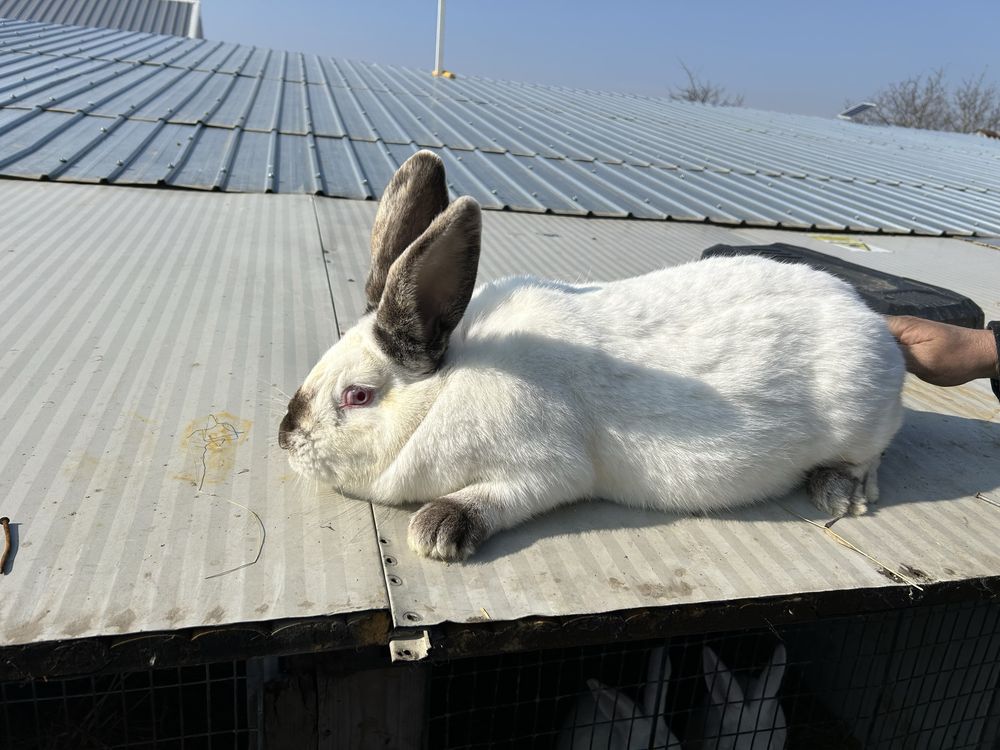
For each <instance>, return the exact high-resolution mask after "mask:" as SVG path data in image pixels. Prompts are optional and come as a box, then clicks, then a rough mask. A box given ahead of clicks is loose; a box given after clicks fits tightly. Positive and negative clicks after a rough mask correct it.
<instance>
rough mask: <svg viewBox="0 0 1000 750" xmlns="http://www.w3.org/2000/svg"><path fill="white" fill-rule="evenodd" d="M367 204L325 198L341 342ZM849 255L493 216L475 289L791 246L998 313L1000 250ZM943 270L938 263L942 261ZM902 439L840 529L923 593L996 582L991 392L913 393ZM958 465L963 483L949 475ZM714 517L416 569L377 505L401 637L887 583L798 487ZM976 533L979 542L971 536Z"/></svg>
mask: <svg viewBox="0 0 1000 750" xmlns="http://www.w3.org/2000/svg"><path fill="white" fill-rule="evenodd" d="M374 210H375V207H374V206H370V207H369V206H368V204H350V203H344V202H342V201H320V202H318V203H317V212H318V218H319V223H320V227H321V231H322V234H323V237H324V247H325V248H327V249H328V250H331V249H332V251H331V255H330V256H329V257H330V264H329V265H328V269H329V272H330V278H331V284H332V288H333V290H334V297H335V300H336V304H337V310H338V321H339V324H340V326H341V328H346V327H349V326H350V325H351V324H353V322H354V321H355V320H356V319H357V317H358V316H359V315H360V314H361V312H362V311H363V310H364V300H363V288H362V286H363V279H364V274H365V273H366V271H367V263H368V255H367V253H368V249H367V244H366V242H367V236H368V231H369V228H370V224H371V219H372V217H373V215H374ZM857 238H858V239H861V240H862V241H865V242H867V243H869V246H870V247H871V248H872V251H869V252H855V251H851V250H848V249H846V248H843V247H839V246H837V245H835V244H831V243H828V242H825V241H823V240H820V239H817V238H814V237H810V236H809V235H806V234H803V233H790V232H787V231H778V230H727V229H722V228H719V227H709V226H697V225H683V224H670V223H657V222H636V221H618V220H595V219H592V220H587V221H581V220H579V219H573V218H569V217H554V216H553V217H541V216H529V215H517V214H507V213H493V214H485V215H484V229H483V252H482V256H481V257H482V261H481V262H482V274H481V279H482V280H483V281H487V280H490V279H493V278H498V277H502V276H506V275H511V274H522V273H532V274H538V275H542V276H552V277H556V278H561V279H568V280H571V281H587V280H601V279H612V278H622V277H627V276H632V275H636V274H640V273H644V272H647V271H651V270H654V269H657V268H662V267H664V266H668V265H674V264H677V263H683V262H687V261H691V260H695V259H696V258H698V257H699V256H700V254H701V251H702V250H704V249H705V248H706V247H709V246H711V245H712V244H715V243H719V242H721V243H727V244H733V245H747V244H764V243H768V242H789V243H792V244H797V245H802V246H806V247H810V248H813V249H817V250H820V251H822V252H827V253H829V254H832V255H836V256H839V257H844V258H846V259H847V260H850V261H853V262H857V263H861V264H862V265H869V266H871V267H873V268H878V269H880V270H885V271H888V272H890V273H897V274H901V275H904V276H909V277H912V278H917V279H921V280H924V281H927V282H930V283H935V284H945V285H947V286H950V287H952V288H955V289H956V290H957V291H959V292H962V293H964V294H968V295H970V296H971V297H972V298H973V299H975V300H976V301H977V302H978V303H979V304H980V305H981V306H982V307H983V308H984V310H985V311H986V313H987V315H991V314H992V315H993V316H995V317H1000V286H998V285H997V284H996V283H995V281H996V280H997V279H1000V253H997V252H993V251H991V250H988V249H985V248H982V247H976V246H975V245H973V244H971V243H968V242H963V241H961V240H954V239H944V238H942V239H938V238H926V237H906V238H903V237H886V236H884V235H878V236H867V235H858V236H857ZM945 256H947V257H948V258H949V262H948V263H947V264H946V267H944V266H943V265H942V262H941V258H942V257H945ZM905 399H906V404H907V407H908V410H907V416H906V425H905V427H904V428H903V430H902V432H901V433H900V434H899V436H898V437H897V438H896V439H895V441H894V442H893V444H892V446H891V448H890V450H889V451H888V453H887V455H886V457H885V459H884V461H883V464H882V468H881V470H880V477H881V485H882V492H883V498H882V501H881V502H880V504H879V505H878V506H876V507H875V508H873V510H872V511H871V512H870V513H869V514H868V515H866V516H863V517H860V518H852V519H843V520H841V521H840V522H838V524H837V527H836V530H837V532H838V533H839V534H841V535H842V536H843V537H846V538H847V539H848V540H850V541H851V542H853V543H854V544H855V545H856V546H857V547H858V548H859V549H861V550H863V551H864V552H866V553H868V554H869V555H872V556H873V557H875V558H876V559H878V560H880V561H882V562H884V563H885V564H886V565H888V566H890V567H892V568H893V569H894V570H903V571H905V570H906V568H903V567H902V566H908V567H909V568H912V569H914V570H918V571H921V576H922V577H921V578H920V580H919V581H918V583H927V582H931V581H944V580H959V579H963V578H975V577H981V576H994V575H997V574H1000V554H998V552H997V549H996V545H995V543H994V541H993V540H995V539H996V538H997V535H998V534H1000V513H998V512H997V511H996V508H995V507H993V506H992V505H990V504H989V503H988V502H985V501H983V500H982V499H980V498H978V497H976V495H977V493H980V492H982V493H985V494H986V496H987V497H994V496H996V497H997V498H998V499H1000V470H998V469H997V466H996V461H995V460H994V456H993V452H992V450H993V449H992V448H991V446H993V445H994V444H995V443H996V440H997V439H998V436H1000V407H998V405H997V402H996V399H995V398H994V397H993V395H992V393H991V392H990V391H989V387H988V386H987V385H986V384H985V383H974V384H971V385H969V386H965V387H962V388H956V389H947V390H943V389H938V388H932V387H930V386H927V385H924V384H922V383H919V382H918V381H915V380H911V381H910V382H908V383H907V388H906V394H905ZM956 465H961V466H962V470H961V472H955V471H954V467H955V466H956ZM782 504H783V505H784V506H785V507H786V508H787V509H788V510H785V509H784V508H782V507H779V506H777V505H768V504H765V505H762V506H758V507H756V508H749V509H744V510H738V511H734V512H730V513H726V514H721V515H718V516H714V517H709V518H686V517H678V516H670V515H665V514H663V513H657V512H638V511H631V510H623V509H622V508H620V507H618V506H613V505H609V504H604V503H586V504H578V505H572V506H568V507H566V508H563V509H560V510H557V511H555V512H554V513H550V514H546V515H545V516H543V517H541V518H538V519H536V520H534V521H532V522H530V523H528V524H526V525H524V526H521V527H518V528H516V529H514V530H512V531H507V532H504V533H502V534H500V535H498V536H496V537H494V538H493V539H491V540H489V541H488V542H487V543H486V545H484V547H482V549H481V550H480V552H478V553H477V554H476V555H475V556H474V557H473V558H472V559H470V560H469V561H467V562H466V563H464V564H457V565H443V564H441V563H438V562H435V561H428V560H425V559H422V558H418V557H416V556H415V555H414V554H413V553H412V552H411V551H410V550H409V549H408V547H407V545H406V527H407V523H408V521H409V516H410V511H409V510H408V509H406V510H404V509H396V508H386V507H382V506H376V507H375V509H374V512H375V519H376V524H377V527H378V531H379V537H380V539H381V540H384V541H383V542H381V544H382V549H383V553H384V554H386V555H388V556H389V557H390V558H392V559H393V560H394V561H395V562H394V564H393V565H392V568H391V571H390V572H391V573H392V574H393V575H394V576H396V579H397V580H398V584H397V585H392V586H390V587H389V597H390V600H391V603H392V613H393V617H394V619H395V621H396V624H397V625H399V626H407V625H412V624H413V622H414V621H413V620H407V619H406V618H402V619H401V616H402V615H403V614H404V613H411V614H413V615H416V616H417V617H418V618H419V620H417V622H419V624H421V625H431V624H435V623H439V622H445V621H452V622H476V621H480V620H487V619H492V620H515V619H518V618H521V617H526V616H529V615H552V616H570V615H580V614H585V613H594V612H608V611H615V610H622V609H632V608H636V607H650V606H657V605H664V604H683V603H706V602H715V601H727V600H732V599H744V598H753V597H764V596H777V595H785V594H793V593H794V594H801V593H808V592H824V591H833V590H851V589H855V588H869V587H880V586H887V585H892V581H891V580H890V579H889V578H887V577H886V575H885V573H884V571H880V570H879V569H878V567H877V566H876V565H873V564H872V562H871V560H870V559H868V558H866V557H864V556H863V555H861V554H859V553H858V552H857V551H852V550H850V549H847V548H846V547H844V546H842V545H841V544H839V543H837V542H836V541H835V540H833V539H832V538H830V537H829V536H826V535H825V533H824V532H823V531H822V530H821V529H817V528H816V527H815V526H811V525H809V524H808V523H806V522H804V521H802V520H801V519H800V518H797V517H796V516H794V515H793V514H791V513H789V512H788V511H789V510H791V511H793V512H794V513H797V514H798V515H799V516H802V517H804V518H808V519H810V520H813V521H820V522H825V521H826V520H827V519H826V518H824V517H822V514H820V513H819V512H818V511H817V510H816V509H815V507H814V506H812V504H811V503H810V502H809V501H808V500H807V499H806V498H805V496H804V493H803V492H802V491H799V492H797V493H794V494H793V495H792V496H790V497H788V498H786V499H785V500H783V501H782ZM971 527H975V530H974V531H970V530H969V529H970V528H971Z"/></svg>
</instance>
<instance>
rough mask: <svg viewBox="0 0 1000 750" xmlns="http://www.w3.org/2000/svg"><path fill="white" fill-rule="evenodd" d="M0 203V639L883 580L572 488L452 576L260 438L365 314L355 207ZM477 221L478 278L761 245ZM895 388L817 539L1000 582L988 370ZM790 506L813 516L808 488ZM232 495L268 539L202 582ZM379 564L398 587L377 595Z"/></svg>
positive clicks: (232, 521) (555, 607) (746, 235)
mask: <svg viewBox="0 0 1000 750" xmlns="http://www.w3.org/2000/svg"><path fill="white" fill-rule="evenodd" d="M0 203H2V205H4V206H5V208H6V209H7V211H6V213H5V218H6V224H5V227H4V233H3V236H2V237H0V300H2V302H0V315H3V319H4V320H5V322H6V323H7V325H5V326H4V327H3V328H2V329H0V498H2V502H3V505H4V507H3V508H2V510H3V512H4V514H6V515H9V516H10V517H11V519H12V520H13V521H14V523H15V524H17V529H18V537H19V542H20V544H19V549H18V550H17V553H16V555H15V557H14V560H13V571H12V573H11V575H9V576H7V577H6V578H5V579H4V581H3V585H4V587H5V588H4V606H3V607H2V608H0V643H4V644H8V645H9V644H16V643H28V642H35V641H45V640H52V639H61V638H73V637H83V636H87V635H97V634H117V633H130V632H141V631H149V630H155V629H175V628H184V627H189V626H202V625H205V626H208V625H225V624H227V623H228V624H231V623H234V622H241V621H253V620H271V619H278V618H285V617H305V616H313V615H322V614H330V613H349V612H355V611H359V610H369V609H389V610H390V611H391V614H392V617H393V619H394V620H395V622H396V623H397V624H398V625H405V626H412V625H413V624H414V620H412V619H410V618H408V617H406V613H407V612H409V613H414V614H416V615H417V616H418V617H419V618H421V619H420V620H419V621H417V622H419V624H421V625H424V624H430V623H435V622H441V621H444V620H455V621H473V620H478V619H487V618H489V619H494V620H506V619H514V618H518V617H522V616H525V615H529V614H551V615H565V616H572V615H578V614H585V613H592V612H599V611H610V610H615V609H628V608H633V607H655V606H660V605H666V604H678V603H692V602H710V601H719V600H730V599H749V598H756V597H763V596H768V595H771V594H787V593H792V592H794V593H803V592H816V591H828V590H834V589H836V590H842V589H848V588H852V587H873V586H888V585H892V582H891V581H890V580H888V579H887V578H885V577H884V576H883V575H882V574H881V573H880V572H879V570H878V567H877V566H876V565H875V564H874V563H872V562H871V560H869V559H867V558H865V557H863V556H862V555H860V554H858V553H856V552H853V551H851V550H848V549H846V548H844V547H842V546H840V545H838V544H836V543H835V542H834V541H833V540H831V539H830V538H828V537H827V536H825V534H824V533H823V532H822V531H821V530H819V529H816V528H815V527H813V526H810V525H808V524H806V523H805V522H803V521H801V520H800V519H798V518H796V517H794V516H792V515H790V514H788V513H787V512H786V511H784V510H782V509H781V508H779V507H777V506H773V505H763V506H760V507H758V508H751V509H746V510H742V511H738V512H733V513H728V514H725V515H722V516H718V517H712V518H698V519H696V518H677V517H671V516H665V515H663V514H656V513H641V512H636V511H633V510H627V509H623V508H619V507H612V506H606V505H602V504H598V503H588V504H579V505H575V506H570V507H568V508H565V509H563V510H562V511H559V512H557V513H554V514H551V515H548V516H545V517H543V518H540V519H538V520H536V521H534V522H532V523H529V524H526V525H524V526H523V527H520V528H517V529H514V530H511V531H508V532H504V533H503V534H500V535H498V536H497V537H496V538H495V539H493V540H491V541H489V542H488V543H487V544H486V545H485V546H484V548H483V549H482V551H481V552H480V553H479V554H477V555H476V556H474V557H473V558H472V560H470V561H469V562H468V563H466V564H464V565H451V566H447V565H444V564H442V563H439V562H436V561H428V560H422V559H417V558H415V557H413V556H412V554H411V553H410V552H409V551H408V549H407V547H406V545H405V543H404V539H405V525H406V521H407V518H408V514H407V512H405V511H400V510H393V509H386V508H376V509H373V508H372V507H371V506H370V505H368V504H367V503H362V502H358V501H352V500H347V499H344V498H340V497H337V496H333V495H331V494H329V493H326V492H323V491H320V490H318V489H317V488H315V487H311V486H304V485H302V484H301V483H298V482H292V481H290V480H291V476H292V475H291V472H290V470H289V469H288V467H287V464H286V462H285V459H284V456H283V455H281V453H280V451H278V450H277V448H276V445H275V434H276V427H277V423H278V421H279V420H280V418H281V416H282V415H283V413H284V409H285V403H286V397H285V395H284V394H285V393H288V392H291V391H292V390H293V389H294V388H295V387H296V386H297V385H298V384H299V382H300V380H301V378H302V377H303V375H304V374H305V373H306V372H307V371H308V370H309V368H310V367H311V365H312V364H313V362H314V361H315V360H316V359H317V357H318V356H319V354H320V353H321V352H322V350H323V349H324V348H325V347H326V346H327V345H328V344H329V343H330V342H332V341H333V340H334V338H335V336H336V333H335V321H336V324H339V326H340V327H341V328H347V327H349V326H350V325H351V324H352V323H353V322H354V320H356V319H357V317H358V315H359V314H360V310H361V309H362V307H361V305H362V302H361V300H362V296H363V291H362V286H363V279H364V275H365V273H366V272H367V265H368V260H367V253H368V249H367V248H368V234H369V232H370V226H371V219H372V216H373V213H374V208H375V206H374V205H373V204H372V203H364V202H358V201H344V200H322V199H318V198H313V197H310V196H294V195H293V196H267V197H264V196H248V195H232V194H203V193H202V194H200V193H190V192H181V191H162V190H143V189H131V190H118V189H114V188H109V187H100V186H76V185H55V184H39V183H32V182H25V181H4V182H0ZM53 216H58V217H60V220H59V221H58V222H53V221H52V218H51V217H53ZM135 217H145V218H144V220H143V221H138V222H137V221H136V218H135ZM483 236H484V248H483V255H482V258H483V261H482V263H483V265H482V279H483V280H487V279H490V278H496V277H499V276H504V275H508V274H511V273H524V272H529V273H535V274H540V275H546V276H555V277H560V278H563V279H570V280H574V281H582V280H587V279H608V278H617V277H624V276H629V275H634V274H637V273H642V272H643V271H647V270H651V269H654V268H659V267H662V266H665V265H671V264H675V263H680V262H684V261H686V260H691V259H694V258H696V257H697V256H698V255H699V254H700V252H701V250H702V249H704V248H705V247H707V246H709V245H712V244H715V243H717V242H728V243H730V244H743V243H750V242H761V241H766V240H770V239H771V236H765V235H764V234H763V233H762V232H761V231H758V230H753V231H750V230H743V231H733V230H728V229H724V228H720V227H713V226H705V225H695V224H678V223H669V222H636V221H622V220H615V219H608V220H604V219H588V220H581V219H576V218H571V217H560V216H536V215H528V214H513V213H499V212H494V213H488V214H486V215H485V216H484V235H483ZM774 239H781V240H783V241H788V242H793V243H798V244H807V243H813V242H815V243H817V245H820V246H821V247H823V246H822V245H821V244H820V243H819V241H818V240H811V239H809V238H808V237H806V236H805V235H802V234H799V233H794V234H790V233H787V232H786V233H776V234H775V235H774ZM866 239H868V240H869V241H870V242H871V243H872V244H874V245H878V244H879V243H883V242H884V241H885V240H886V239H892V241H893V243H895V244H894V245H893V247H889V248H882V249H888V250H890V252H888V253H864V254H862V253H859V254H851V255H850V256H849V257H850V258H851V259H852V260H860V261H861V262H863V263H872V264H873V265H875V264H878V265H879V267H882V268H885V269H886V270H892V271H895V272H900V273H904V274H906V275H909V276H913V277H915V278H920V279H923V280H926V281H929V282H932V283H940V282H941V278H940V277H939V276H938V275H937V268H938V267H939V266H940V260H939V259H940V257H941V255H942V254H945V253H948V254H951V255H953V256H954V258H955V262H954V263H953V264H951V265H950V266H949V269H948V273H950V274H952V276H949V277H948V278H949V279H951V280H952V281H953V282H954V283H953V285H954V286H956V287H958V288H959V289H960V290H962V291H967V292H968V293H969V294H972V295H973V296H975V297H976V299H977V300H978V301H979V302H980V304H983V305H984V307H986V309H987V310H995V309H997V305H998V303H1000V288H996V287H992V288H991V287H990V286H989V284H988V280H989V279H996V278H1000V253H996V252H994V251H992V250H989V249H987V248H982V247H977V246H974V245H972V244H971V243H964V242H961V241H957V240H942V239H932V238H905V239H904V238H895V239H893V238H885V237H883V236H878V237H870V238H866ZM963 246H964V247H963ZM825 249H833V250H834V252H835V253H837V254H839V253H841V252H843V253H847V251H841V250H839V249H836V248H833V247H832V246H829V247H828V248H825ZM963 249H964V251H965V253H966V254H963ZM324 267H325V268H326V273H324V271H323V269H324ZM952 281H949V283H950V284H951V283H952ZM331 294H332V298H331ZM279 389H281V390H279ZM907 403H908V405H909V407H910V410H909V411H908V413H907V425H906V427H905V428H904V430H903V432H902V433H901V434H900V436H899V438H898V439H897V440H896V441H895V442H894V444H893V446H892V448H891V449H890V451H889V454H888V455H887V456H886V459H885V463H884V464H883V467H884V468H883V470H882V482H883V493H884V501H883V503H882V505H881V506H879V508H878V510H877V512H874V513H872V514H871V515H869V516H865V517H862V518H858V519H844V520H842V521H841V522H839V523H838V525H837V531H838V532H839V533H840V534H842V535H843V536H844V537H846V538H848V539H849V540H851V541H852V542H853V543H854V544H856V545H857V546H858V547H859V548H860V549H863V550H864V551H866V552H868V553H869V554H871V555H873V556H875V557H876V558H878V559H879V560H882V561H884V563H885V564H886V565H889V566H892V567H894V568H897V569H898V568H900V567H901V565H903V564H905V565H908V566H910V567H911V568H913V569H916V570H920V571H923V574H922V575H923V576H924V577H926V578H927V579H929V580H935V581H937V580H956V579H960V578H967V577H977V576H986V575H989V576H996V575H1000V554H998V552H997V548H996V544H995V540H996V538H997V536H998V533H1000V515H998V514H997V511H996V508H995V507H993V506H992V505H990V504H989V503H987V502H985V501H983V500H980V499H977V498H976V496H975V495H976V493H977V492H982V493H985V496H987V497H1000V472H998V470H997V466H996V461H995V460H994V457H993V453H992V452H991V451H992V448H991V446H993V445H994V443H995V442H996V440H997V436H998V426H997V423H998V422H1000V409H998V408H997V404H996V402H995V401H994V400H992V396H991V395H990V394H989V393H988V389H987V388H986V387H984V386H983V385H982V384H977V385H974V386H969V387H965V388H959V389H950V390H947V391H944V390H939V389H932V388H929V387H925V386H921V385H918V384H914V383H911V384H909V385H908V388H907ZM229 425H231V426H232V428H235V431H233V430H232V429H231V428H230V427H229ZM199 441H200V442H199ZM956 465H961V466H962V471H959V472H956V471H954V467H955V466H956ZM199 485H200V490H199ZM234 503H235V504H234ZM784 504H785V505H786V506H787V507H789V508H790V509H792V510H794V511H796V512H797V513H799V514H801V515H802V516H805V517H807V518H819V515H818V514H817V513H816V512H815V511H814V509H812V507H811V506H809V505H808V503H807V501H805V500H804V499H803V498H802V497H801V494H800V495H795V496H793V497H791V498H787V499H786V500H785V501H784ZM247 509H251V510H253V511H254V512H256V513H257V514H258V515H259V516H260V519H261V522H262V523H263V526H264V528H265V529H266V533H267V536H266V541H265V543H264V546H263V548H262V554H261V556H260V559H259V560H258V561H257V562H256V563H254V564H251V565H248V566H246V567H242V568H239V569H238V570H235V571H233V572H229V573H226V574H225V575H223V576H221V577H216V578H209V576H212V575H214V574H218V573H222V572H225V571H227V570H230V569H231V568H236V567H237V566H240V565H243V564H245V563H247V562H250V561H251V560H253V559H254V556H255V555H256V552H257V550H258V549H259V545H260V540H261V537H260V527H259V526H258V525H257V523H256V520H255V519H254V518H253V517H252V516H251V515H249V514H248V512H247ZM373 514H374V518H373ZM376 532H377V533H376ZM379 536H381V537H382V538H383V539H385V540H387V541H386V542H385V543H384V544H383V545H382V546H383V547H385V551H386V552H390V551H391V554H388V555H382V554H380V550H379V542H378V541H377V540H378V537H379ZM384 557H388V558H390V560H391V561H392V562H387V561H386V560H385V559H384ZM390 573H391V574H393V575H395V576H397V577H398V579H399V581H400V583H399V585H392V586H389V587H388V589H389V591H388V592H387V587H386V583H385V576H386V575H388V574H390ZM921 580H923V578H922V579H921Z"/></svg>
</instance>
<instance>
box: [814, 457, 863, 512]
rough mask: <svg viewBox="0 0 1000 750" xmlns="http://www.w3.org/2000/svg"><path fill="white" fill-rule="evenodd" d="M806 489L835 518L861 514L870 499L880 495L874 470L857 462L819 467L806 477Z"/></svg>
mask: <svg viewBox="0 0 1000 750" xmlns="http://www.w3.org/2000/svg"><path fill="white" fill-rule="evenodd" d="M806 489H807V491H808V492H809V497H810V498H811V499H812V501H813V503H814V504H815V505H816V507H817V508H819V509H820V510H822V511H824V512H826V513H829V514H830V515H831V516H833V517H834V518H840V517H841V516H860V515H861V514H862V513H864V512H865V511H866V510H868V504H867V501H868V500H869V499H871V500H872V501H873V502H874V501H875V500H877V499H878V488H877V486H876V484H875V479H874V472H873V471H872V472H866V471H859V468H858V467H855V466H820V467H817V468H815V469H813V470H812V471H811V472H809V475H808V476H807V477H806ZM869 492H870V493H871V494H869ZM872 495H874V497H872Z"/></svg>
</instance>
